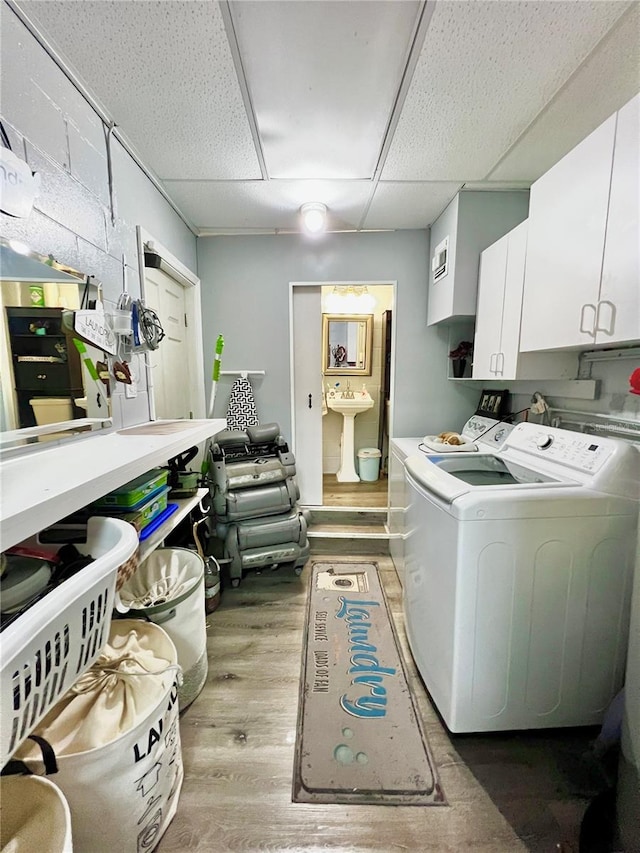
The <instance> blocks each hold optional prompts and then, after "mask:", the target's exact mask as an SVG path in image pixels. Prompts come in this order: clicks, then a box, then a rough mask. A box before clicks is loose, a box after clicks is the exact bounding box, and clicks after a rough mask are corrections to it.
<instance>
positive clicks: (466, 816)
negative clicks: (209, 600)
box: [157, 554, 606, 853]
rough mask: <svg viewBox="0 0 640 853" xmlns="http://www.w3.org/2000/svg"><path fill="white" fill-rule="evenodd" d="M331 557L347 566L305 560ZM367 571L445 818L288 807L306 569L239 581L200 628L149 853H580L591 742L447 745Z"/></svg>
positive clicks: (381, 561)
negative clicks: (156, 840)
mask: <svg viewBox="0 0 640 853" xmlns="http://www.w3.org/2000/svg"><path fill="white" fill-rule="evenodd" d="M334 558H335V559H339V560H347V559H349V558H347V557H344V556H339V557H334V556H333V555H331V554H326V555H325V554H322V555H318V554H314V555H313V558H312V559H314V560H320V559H321V560H330V559H334ZM355 559H363V558H362V557H360V558H355ZM366 559H373V560H375V561H376V562H377V563H378V565H379V569H380V572H381V577H382V579H383V583H384V586H385V590H386V592H387V596H388V599H389V603H390V607H391V609H392V612H393V613H394V618H395V619H396V624H397V625H398V629H399V630H398V632H399V636H400V639H401V643H402V645H403V653H404V656H405V658H406V661H407V670H408V672H409V674H410V679H411V682H412V686H413V688H414V691H415V694H416V697H417V702H418V705H419V708H420V712H421V714H422V716H423V720H424V723H425V730H426V732H427V735H428V738H429V741H430V744H431V749H432V752H433V756H434V759H435V763H436V765H437V767H438V772H439V775H440V780H441V783H442V786H443V788H444V791H445V794H446V796H447V799H448V806H446V807H412V806H405V807H401V806H341V805H302V804H296V803H292V802H291V778H292V767H293V755H294V743H295V728H296V715H297V701H298V677H299V672H300V658H301V646H302V643H301V635H302V629H303V624H304V608H305V602H306V583H307V578H308V575H309V564H307V567H305V569H304V571H303V573H302V575H301V576H299V577H297V576H295V575H294V574H293V572H289V571H288V570H287V569H285V568H282V569H277V570H275V571H266V572H263V573H262V574H255V573H249V574H248V575H246V576H245V578H244V579H243V581H242V583H241V584H240V586H239V587H238V588H237V589H231V588H229V589H225V590H224V591H223V595H222V602H221V605H220V607H219V608H218V609H217V610H216V611H215V612H214V613H213V614H211V615H210V616H209V617H208V619H207V622H208V636H209V640H208V643H209V646H208V648H209V676H208V680H207V683H206V685H205V688H204V689H203V691H202V693H201V694H200V695H199V696H198V697H197V699H196V700H195V701H194V702H193V704H192V705H191V706H190V707H189V708H188V709H186V711H185V712H184V713H183V714H182V717H181V732H182V747H183V761H184V767H185V781H184V786H183V789H182V794H181V799H180V803H179V807H178V812H177V815H176V817H175V818H174V820H173V822H172V824H171V825H170V826H169V828H168V830H167V832H166V834H165V836H164V838H163V839H162V840H161V842H160V844H159V846H158V848H157V850H158V851H159V853H184V851H202V852H203V853H204V852H205V851H206V853H225V851H232V853H245V852H246V851H252V853H253V851H255V853H258V851H296V853H303V851H304V853H319V851H340V853H370V851H371V853H373V851H379V853H390V852H391V851H420V853H431V851H433V853H453V851H474V853H512V851H514V853H515V851H519V850H523V851H534V853H558V851H562V853H577V851H578V833H579V826H580V821H581V819H582V815H583V813H584V810H585V808H586V806H587V804H588V802H589V800H590V798H591V797H593V796H595V794H597V793H598V792H599V791H600V790H602V789H603V788H604V787H605V784H606V781H605V773H604V770H603V768H602V766H601V765H600V764H599V763H598V762H596V760H595V759H594V758H593V754H592V752H591V750H590V745H591V743H592V741H593V739H594V737H595V736H596V734H597V730H596V729H571V730H554V731H541V732H522V733H508V734H502V733H499V734H491V735H466V736H451V735H449V734H448V733H447V731H446V729H445V728H444V726H443V724H442V723H441V721H440V719H439V716H438V714H437V712H436V711H435V710H434V708H433V706H432V705H431V703H430V701H429V698H428V696H427V694H426V691H425V690H424V687H423V685H422V683H421V681H420V679H419V676H418V675H417V673H416V671H415V668H414V667H413V664H412V661H411V657H410V653H409V652H408V649H407V647H406V642H405V640H404V633H403V627H402V605H401V588H400V585H399V582H398V578H397V575H396V573H395V569H394V567H393V563H392V561H391V559H390V558H389V557H388V556H382V555H381V556H378V557H367V558H366Z"/></svg>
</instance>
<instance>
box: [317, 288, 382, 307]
mask: <svg viewBox="0 0 640 853" xmlns="http://www.w3.org/2000/svg"><path fill="white" fill-rule="evenodd" d="M375 305H376V300H375V297H374V296H373V295H372V294H371V293H369V289H368V287H367V286H366V285H365V284H348V285H338V284H336V285H335V286H334V288H333V290H332V291H331V293H330V294H329V295H328V296H327V306H326V307H327V311H328V312H329V313H331V314H372V313H373V310H374V308H375Z"/></svg>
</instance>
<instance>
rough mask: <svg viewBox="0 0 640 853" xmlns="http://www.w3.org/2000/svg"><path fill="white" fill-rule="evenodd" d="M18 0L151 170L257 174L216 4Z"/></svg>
mask: <svg viewBox="0 0 640 853" xmlns="http://www.w3.org/2000/svg"><path fill="white" fill-rule="evenodd" d="M20 6H21V8H23V9H24V10H25V12H26V14H27V15H29V16H30V17H32V18H34V19H35V22H36V24H37V25H39V26H41V28H42V29H43V31H44V32H45V33H46V34H47V37H48V38H49V39H50V40H51V41H52V42H53V43H54V45H55V46H56V48H57V49H58V50H59V52H60V53H61V54H62V56H63V57H65V58H66V59H67V61H68V62H69V64H70V65H71V67H72V68H73V69H74V70H75V71H76V72H77V73H78V74H79V76H80V79H81V80H82V81H83V83H84V84H85V85H86V87H87V88H88V90H89V91H90V92H91V93H93V94H94V95H95V96H96V97H97V98H98V100H99V101H100V102H101V104H102V105H103V106H104V107H105V108H106V109H107V111H108V114H109V115H110V116H112V117H113V119H114V121H115V122H116V124H117V125H118V126H119V127H120V128H121V129H122V130H123V132H124V134H125V136H126V138H127V139H128V140H129V141H130V142H131V144H132V146H133V147H134V149H135V150H136V151H137V152H138V153H139V155H140V156H141V158H142V159H143V161H144V162H145V163H146V165H147V166H149V167H150V168H151V169H152V170H153V171H154V172H155V173H156V174H157V175H159V176H160V177H163V178H183V179H188V178H207V179H226V178H243V179H249V178H259V177H261V172H260V168H259V164H258V158H257V156H256V152H255V147H254V144H253V139H252V136H251V131H250V127H249V122H248V120H247V116H246V112H245V108H244V104H243V101H242V96H241V92H240V87H239V85H238V80H237V76H236V72H235V67H234V65H233V60H232V56H231V51H230V48H229V43H228V41H227V36H226V33H225V29H224V24H223V20H222V15H221V12H220V7H219V4H218V3H217V2H213V0H190V2H184V3H183V2H162V0H137V2H135V3H134V2H119V0H101V2H99V3H98V2H68V0H22V2H21V3H20Z"/></svg>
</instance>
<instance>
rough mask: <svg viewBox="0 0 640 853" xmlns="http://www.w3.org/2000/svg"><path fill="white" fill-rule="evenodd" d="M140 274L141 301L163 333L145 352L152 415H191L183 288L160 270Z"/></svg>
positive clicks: (191, 398)
mask: <svg viewBox="0 0 640 853" xmlns="http://www.w3.org/2000/svg"><path fill="white" fill-rule="evenodd" d="M144 277H145V300H144V301H145V305H146V306H147V307H148V308H152V309H153V310H154V311H155V312H156V314H157V315H158V317H159V318H160V322H161V324H162V328H163V329H164V334H165V336H164V338H163V339H162V342H161V343H160V346H159V347H158V349H157V350H153V351H152V352H150V353H149V363H150V365H151V377H152V383H153V397H154V401H155V413H156V418H159V419H171V418H189V417H193V412H194V410H195V405H194V403H193V399H194V397H193V395H194V391H195V389H194V388H193V387H192V383H191V382H190V381H189V370H188V366H189V356H188V347H189V342H188V339H187V335H188V330H187V327H186V315H187V306H186V299H185V289H184V287H183V286H182V285H181V284H179V283H178V282H177V281H175V279H173V278H171V277H170V276H168V275H167V274H166V273H164V272H162V270H158V269H151V268H147V269H145V271H144Z"/></svg>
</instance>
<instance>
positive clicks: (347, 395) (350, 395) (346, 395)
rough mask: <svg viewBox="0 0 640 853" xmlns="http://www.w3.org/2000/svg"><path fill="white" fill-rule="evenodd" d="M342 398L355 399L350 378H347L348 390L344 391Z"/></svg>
mask: <svg viewBox="0 0 640 853" xmlns="http://www.w3.org/2000/svg"><path fill="white" fill-rule="evenodd" d="M342 398H343V399H344V400H353V399H354V397H353V391H352V390H351V382H350V380H349V379H347V388H346V390H345V391H343V392H342Z"/></svg>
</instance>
